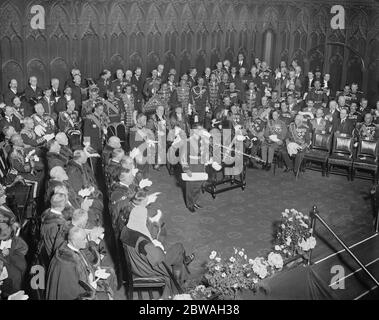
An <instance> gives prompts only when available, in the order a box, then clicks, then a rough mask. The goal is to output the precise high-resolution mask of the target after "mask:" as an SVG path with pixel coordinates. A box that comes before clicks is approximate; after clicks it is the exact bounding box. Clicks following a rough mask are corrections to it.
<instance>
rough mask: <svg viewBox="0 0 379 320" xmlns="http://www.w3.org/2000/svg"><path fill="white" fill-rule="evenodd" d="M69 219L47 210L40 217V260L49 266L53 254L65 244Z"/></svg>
mask: <svg viewBox="0 0 379 320" xmlns="http://www.w3.org/2000/svg"><path fill="white" fill-rule="evenodd" d="M69 218H70V217H65V216H64V215H63V214H62V215H59V214H56V213H53V212H51V209H47V210H46V211H45V212H43V213H42V217H41V240H40V241H42V244H41V245H42V250H41V260H42V261H43V262H44V264H45V266H48V265H49V262H50V260H51V259H52V257H53V256H54V254H55V252H56V251H57V250H58V249H59V248H60V247H61V246H62V245H63V244H64V243H65V241H66V236H67V232H68V230H69V227H70V225H69Z"/></svg>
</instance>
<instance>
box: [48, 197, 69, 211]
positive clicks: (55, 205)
mask: <svg viewBox="0 0 379 320" xmlns="http://www.w3.org/2000/svg"><path fill="white" fill-rule="evenodd" d="M66 202H67V196H66V195H65V194H63V193H55V194H53V196H52V197H51V200H50V205H51V209H54V210H57V211H63V210H64V208H65V206H66Z"/></svg>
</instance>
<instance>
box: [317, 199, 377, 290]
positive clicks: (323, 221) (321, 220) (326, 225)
mask: <svg viewBox="0 0 379 320" xmlns="http://www.w3.org/2000/svg"><path fill="white" fill-rule="evenodd" d="M311 212H312V216H313V218H314V219H315V220H316V219H318V220H319V221H320V222H321V224H322V225H323V226H324V227H325V228H326V229H327V230H328V231H329V232H330V233H331V234H332V235H333V237H334V238H335V239H336V240H337V241H338V242H339V243H340V245H341V246H342V247H343V248H344V249H345V250H346V252H347V253H348V254H349V255H350V256H351V257H352V258H353V259H354V260H355V262H356V263H358V265H359V266H360V267H361V268H362V270H363V271H364V272H365V273H366V274H367V275H368V276H369V277H370V278H371V280H372V281H374V282H375V284H376V285H377V286H379V281H378V280H377V279H376V278H375V277H374V276H373V275H372V273H371V272H370V271H368V270H367V268H366V267H365V265H364V264H363V263H362V262H361V261H360V260H359V259H358V258H357V256H356V255H355V254H354V253H353V252H352V251H351V250H350V249H349V248H348V246H347V245H346V244H345V242H344V241H342V240H341V239H340V238H339V237H338V236H337V234H336V233H335V232H334V231H333V230H332V229H331V228H330V227H329V226H328V224H327V223H326V221H325V220H324V219H323V218H322V217H321V216H320V215H319V213H318V211H317V207H316V206H313V209H312V211H311Z"/></svg>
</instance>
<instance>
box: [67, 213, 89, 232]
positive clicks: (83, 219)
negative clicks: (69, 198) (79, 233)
mask: <svg viewBox="0 0 379 320" xmlns="http://www.w3.org/2000/svg"><path fill="white" fill-rule="evenodd" d="M71 221H72V224H73V225H74V226H76V227H79V228H85V227H86V224H87V221H88V212H87V211H85V210H83V209H76V210H74V212H73V213H72V220H71Z"/></svg>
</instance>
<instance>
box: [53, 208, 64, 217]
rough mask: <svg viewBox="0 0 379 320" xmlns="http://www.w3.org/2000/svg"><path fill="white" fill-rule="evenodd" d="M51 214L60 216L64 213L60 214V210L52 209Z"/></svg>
mask: <svg viewBox="0 0 379 320" xmlns="http://www.w3.org/2000/svg"><path fill="white" fill-rule="evenodd" d="M50 212H51V213H55V214H58V215H60V216H61V215H62V212H59V211H58V210H55V209H52V208H50Z"/></svg>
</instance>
